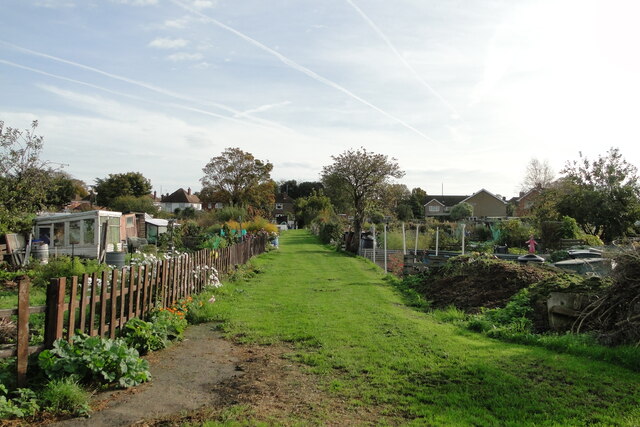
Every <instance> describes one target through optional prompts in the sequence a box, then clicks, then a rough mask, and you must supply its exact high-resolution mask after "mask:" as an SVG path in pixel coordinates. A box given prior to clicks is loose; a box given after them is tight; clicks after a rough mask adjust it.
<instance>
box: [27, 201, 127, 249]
mask: <svg viewBox="0 0 640 427" xmlns="http://www.w3.org/2000/svg"><path fill="white" fill-rule="evenodd" d="M121 219H122V214H121V213H120V212H111V211H102V210H96V211H87V212H78V213H54V214H47V215H42V216H39V217H37V218H36V220H35V236H36V239H39V240H41V241H42V242H43V243H46V244H48V245H49V254H50V255H52V256H56V255H75V256H81V257H86V258H99V257H100V252H101V251H102V250H103V249H104V250H106V251H107V252H111V251H119V250H122V236H121V230H122V227H121ZM103 238H106V241H103Z"/></svg>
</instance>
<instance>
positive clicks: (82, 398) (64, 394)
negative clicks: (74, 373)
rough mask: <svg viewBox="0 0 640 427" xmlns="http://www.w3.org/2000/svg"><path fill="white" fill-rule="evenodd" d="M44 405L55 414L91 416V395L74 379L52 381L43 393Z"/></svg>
mask: <svg viewBox="0 0 640 427" xmlns="http://www.w3.org/2000/svg"><path fill="white" fill-rule="evenodd" d="M41 398H42V404H43V406H44V407H45V408H46V409H47V410H48V411H51V412H53V413H55V414H70V415H74V416H89V412H90V411H91V408H90V407H89V393H87V392H86V391H85V390H84V389H83V388H82V387H81V386H80V385H79V384H78V382H77V381H75V380H74V379H73V378H72V377H67V378H61V379H57V380H52V381H49V383H47V385H46V386H45V387H44V389H43V390H42V393H41Z"/></svg>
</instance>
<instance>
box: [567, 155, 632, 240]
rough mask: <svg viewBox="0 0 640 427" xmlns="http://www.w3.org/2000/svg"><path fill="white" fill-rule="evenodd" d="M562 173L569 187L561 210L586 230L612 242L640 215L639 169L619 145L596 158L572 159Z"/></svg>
mask: <svg viewBox="0 0 640 427" xmlns="http://www.w3.org/2000/svg"><path fill="white" fill-rule="evenodd" d="M562 173H563V174H564V175H565V176H566V179H567V181H568V185H567V186H568V187H569V188H568V190H569V191H566V192H565V193H564V194H562V195H561V197H560V199H559V201H558V204H557V210H558V212H560V214H562V215H568V216H571V217H573V218H575V219H576V221H577V222H578V224H580V226H581V227H582V229H583V231H584V232H585V233H587V234H591V235H595V236H601V237H602V240H604V241H606V242H610V241H612V240H614V239H617V238H619V237H623V236H625V235H626V234H627V233H628V231H629V229H630V228H631V227H632V225H633V223H634V222H635V221H637V220H638V219H640V199H639V197H638V196H639V195H640V182H639V178H638V175H637V169H636V167H635V166H634V165H632V164H630V163H628V162H627V161H626V160H624V159H623V157H622V154H620V151H619V150H618V149H617V148H611V149H609V151H608V152H607V154H606V155H605V156H599V157H598V159H597V160H594V161H590V160H589V159H587V158H581V159H580V161H573V162H568V163H567V164H566V165H565V168H564V169H563V170H562Z"/></svg>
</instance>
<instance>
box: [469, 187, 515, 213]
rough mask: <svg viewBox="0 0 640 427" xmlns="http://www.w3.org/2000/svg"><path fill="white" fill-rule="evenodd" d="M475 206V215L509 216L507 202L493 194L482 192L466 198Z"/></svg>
mask: <svg viewBox="0 0 640 427" xmlns="http://www.w3.org/2000/svg"><path fill="white" fill-rule="evenodd" d="M466 202H467V203H469V204H470V205H471V206H473V216H476V217H494V216H495V217H504V216H507V204H506V203H504V202H502V201H500V200H498V199H496V198H495V197H493V196H492V195H490V194H488V193H485V192H481V193H478V194H476V195H475V196H472V197H470V198H469V199H467V200H466Z"/></svg>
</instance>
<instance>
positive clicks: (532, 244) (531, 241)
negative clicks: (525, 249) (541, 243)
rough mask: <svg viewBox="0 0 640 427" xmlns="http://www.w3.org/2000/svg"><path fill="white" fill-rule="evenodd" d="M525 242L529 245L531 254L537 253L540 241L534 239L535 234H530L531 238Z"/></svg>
mask: <svg viewBox="0 0 640 427" xmlns="http://www.w3.org/2000/svg"><path fill="white" fill-rule="evenodd" d="M525 243H526V244H527V245H529V253H530V254H535V253H536V245H537V244H538V242H536V241H535V240H534V239H533V234H532V235H530V236H529V240H527V241H526V242H525Z"/></svg>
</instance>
